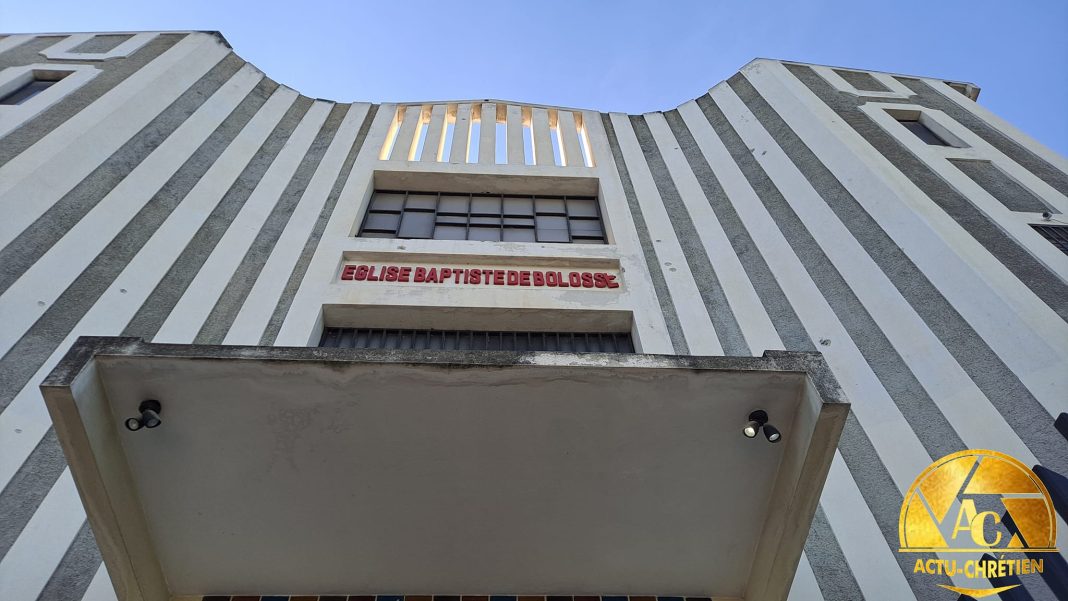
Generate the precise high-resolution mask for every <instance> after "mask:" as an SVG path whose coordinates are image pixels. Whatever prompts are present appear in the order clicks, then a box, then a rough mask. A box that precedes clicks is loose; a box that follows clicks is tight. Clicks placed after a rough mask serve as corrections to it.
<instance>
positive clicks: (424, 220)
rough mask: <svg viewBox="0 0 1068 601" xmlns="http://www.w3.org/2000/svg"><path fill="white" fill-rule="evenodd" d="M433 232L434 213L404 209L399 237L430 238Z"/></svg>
mask: <svg viewBox="0 0 1068 601" xmlns="http://www.w3.org/2000/svg"><path fill="white" fill-rule="evenodd" d="M433 233H434V214H433V213H420V212H415V211H405V212H404V219H402V220H401V225H400V232H398V233H397V237H399V238H430V237H431V235H433Z"/></svg>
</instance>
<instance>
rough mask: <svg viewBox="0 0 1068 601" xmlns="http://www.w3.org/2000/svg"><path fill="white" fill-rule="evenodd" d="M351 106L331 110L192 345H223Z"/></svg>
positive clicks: (340, 106)
mask: <svg viewBox="0 0 1068 601" xmlns="http://www.w3.org/2000/svg"><path fill="white" fill-rule="evenodd" d="M350 106H351V105H344V104H338V105H334V107H333V109H331V111H330V114H329V115H328V116H327V118H326V121H325V122H324V123H323V126H322V127H321V128H320V130H319V133H318V135H317V136H316V138H315V141H314V142H312V145H311V147H309V148H308V152H307V153H306V154H305V155H304V158H303V159H302V160H301V163H300V165H299V166H298V167H297V170H296V172H294V174H293V177H292V178H291V179H290V180H289V183H288V184H287V185H286V189H285V190H284V191H283V192H282V194H281V196H279V198H278V202H277V203H276V204H275V206H274V208H273V209H272V210H271V214H270V215H269V216H268V217H267V220H266V221H265V222H264V224H263V227H262V228H260V232H259V234H257V235H256V239H255V240H254V241H253V242H252V244H251V246H249V249H248V251H246V252H245V256H244V258H243V259H242V260H241V264H240V265H238V267H237V269H236V270H235V271H234V275H233V277H231V278H230V283H229V284H227V285H226V289H225V290H223V293H222V294H221V295H219V300H218V301H216V303H215V307H214V308H212V310H211V313H210V314H209V315H208V318H207V320H205V322H204V325H203V326H202V327H201V328H200V331H199V332H198V333H197V336H196V338H195V339H194V341H193V342H194V343H195V344H222V341H223V339H224V338H226V334H227V332H228V331H229V330H230V326H231V325H233V323H234V319H236V318H237V314H238V312H239V311H240V310H241V306H242V305H243V304H244V303H245V299H246V298H248V295H249V293H250V292H251V291H252V286H253V285H254V284H255V283H256V278H257V277H259V275H260V271H261V270H262V269H263V266H264V264H265V263H266V262H267V259H268V257H270V256H271V252H272V251H273V250H274V247H275V244H276V243H277V242H278V238H279V237H280V236H281V235H282V231H283V230H284V229H285V227H286V224H287V223H289V219H290V217H291V216H292V215H293V210H294V209H296V207H297V203H298V202H300V199H301V197H302V196H303V195H304V190H305V188H307V187H308V182H309V181H310V180H311V178H312V176H313V175H314V174H315V170H316V169H317V168H318V167H319V163H320V162H321V161H322V159H323V155H325V154H326V149H327V148H328V147H329V146H330V143H331V142H332V141H333V140H334V136H335V135H336V134H337V130H338V128H339V127H340V126H341V122H342V120H344V118H345V115H346V114H347V113H348V111H349V107H350Z"/></svg>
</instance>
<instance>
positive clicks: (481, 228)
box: [353, 188, 608, 245]
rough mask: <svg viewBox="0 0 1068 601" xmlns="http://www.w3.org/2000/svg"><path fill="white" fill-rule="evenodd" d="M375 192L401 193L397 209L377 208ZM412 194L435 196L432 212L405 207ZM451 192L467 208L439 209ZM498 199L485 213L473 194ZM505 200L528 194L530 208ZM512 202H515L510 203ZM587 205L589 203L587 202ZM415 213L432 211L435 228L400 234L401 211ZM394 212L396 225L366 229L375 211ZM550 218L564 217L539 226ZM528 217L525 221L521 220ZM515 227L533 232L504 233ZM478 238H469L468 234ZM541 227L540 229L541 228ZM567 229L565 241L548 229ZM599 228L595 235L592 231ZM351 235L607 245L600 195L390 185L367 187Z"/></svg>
mask: <svg viewBox="0 0 1068 601" xmlns="http://www.w3.org/2000/svg"><path fill="white" fill-rule="evenodd" d="M379 194H397V195H401V194H403V199H402V200H401V204H400V208H399V210H387V209H376V208H375V199H376V197H377V196H378V195H379ZM412 195H419V196H427V195H433V196H435V197H436V201H435V203H434V209H433V210H432V211H430V210H427V209H426V208H412V209H409V208H408V199H409V198H410V197H411V196H412ZM443 197H449V198H455V197H465V198H466V199H467V202H466V212H464V213H459V212H457V211H456V210H449V211H442V210H441V205H442V198H443ZM479 198H486V199H496V200H497V201H498V202H497V209H496V212H492V211H490V212H486V211H484V210H479V208H478V207H477V206H476V199H479ZM509 199H512V200H515V199H529V200H530V212H529V213H526V214H522V215H521V214H519V212H516V211H514V209H512V208H510V207H509V204H510V203H508V202H507V201H508V200H509ZM539 200H543V201H553V200H559V201H561V205H562V210H559V209H553V210H541V211H539V206H538V205H539V202H538V201H539ZM572 202H573V203H574V206H575V207H576V211H575V212H574V213H572V210H571V207H572V206H573V205H572ZM578 203H592V206H593V208H594V210H593V214H592V215H591V214H590V213H589V211H582V212H579V211H578V210H577V207H578V206H579V204H578ZM511 204H512V207H514V203H511ZM587 206H588V205H587ZM409 211H411V212H413V213H433V215H434V217H433V227H432V228H431V230H430V232H429V236H426V237H412V236H401V229H402V228H403V227H404V216H405V214H406V213H407V212H409ZM389 214H397V215H399V219H398V220H397V226H396V229H395V230H393V231H388V230H386V229H384V228H381V227H373V228H370V229H368V227H367V226H368V223H369V222H370V221H371V220H372V219H373V218H374V216H375V215H389ZM539 217H541V218H544V220H545V221H544V222H542V221H540V220H539ZM550 219H562V222H560V224H561V225H563V227H562V228H561V227H555V228H546V227H539V225H541V224H543V223H548V222H549V221H550ZM523 222H526V223H523ZM586 223H596V224H597V227H598V230H596V232H595V230H594V229H592V228H588V227H587V228H582V227H575V225H576V224H586ZM439 227H447V228H456V229H459V228H461V227H462V228H463V229H464V237H463V238H445V237H436V236H435V234H436V233H437V230H438V228H439ZM491 231H493V232H496V236H493V235H492V234H490V233H489V232H491ZM515 231H522V232H526V231H532V232H533V240H526V239H524V240H517V239H515V238H516V237H524V238H525V237H526V235H525V234H523V235H519V236H517V235H516V234H513V235H512V239H509V235H508V234H507V233H506V232H515ZM475 232H478V234H475V236H476V237H472V234H473V233H475ZM542 232H544V234H543V233H542ZM550 232H553V233H556V234H559V233H564V234H566V240H564V239H562V237H561V236H559V235H555V236H550V235H549V233H550ZM597 232H599V235H595V233H597ZM353 237H355V238H387V239H396V240H451V241H467V242H516V243H527V244H529V243H538V244H601V245H607V244H608V232H607V229H606V228H605V223H604V213H603V211H602V208H601V202H600V199H599V198H598V197H597V196H592V195H589V194H571V195H560V194H515V193H503V192H502V193H490V192H468V193H461V192H427V191H420V190H394V189H386V188H383V189H375V190H373V191H372V192H371V195H370V198H369V199H368V202H367V208H366V209H365V210H364V214H363V218H362V219H361V220H360V225H359V227H358V228H357V229H356V232H355V234H354V236H353Z"/></svg>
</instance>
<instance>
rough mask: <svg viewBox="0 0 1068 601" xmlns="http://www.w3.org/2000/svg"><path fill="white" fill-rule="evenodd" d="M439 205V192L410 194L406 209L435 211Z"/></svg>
mask: <svg viewBox="0 0 1068 601" xmlns="http://www.w3.org/2000/svg"><path fill="white" fill-rule="evenodd" d="M437 207H438V195H437V194H416V193H409V194H408V203H407V204H405V205H404V210H405V211H411V210H412V209H422V210H424V211H433V210H435V209H437Z"/></svg>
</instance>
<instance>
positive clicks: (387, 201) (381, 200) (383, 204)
mask: <svg viewBox="0 0 1068 601" xmlns="http://www.w3.org/2000/svg"><path fill="white" fill-rule="evenodd" d="M403 205H404V194H403V193H401V194H396V193H393V192H375V194H374V196H373V197H371V210H372V211H396V212H397V213H400V211H401V208H402V207H403Z"/></svg>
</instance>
